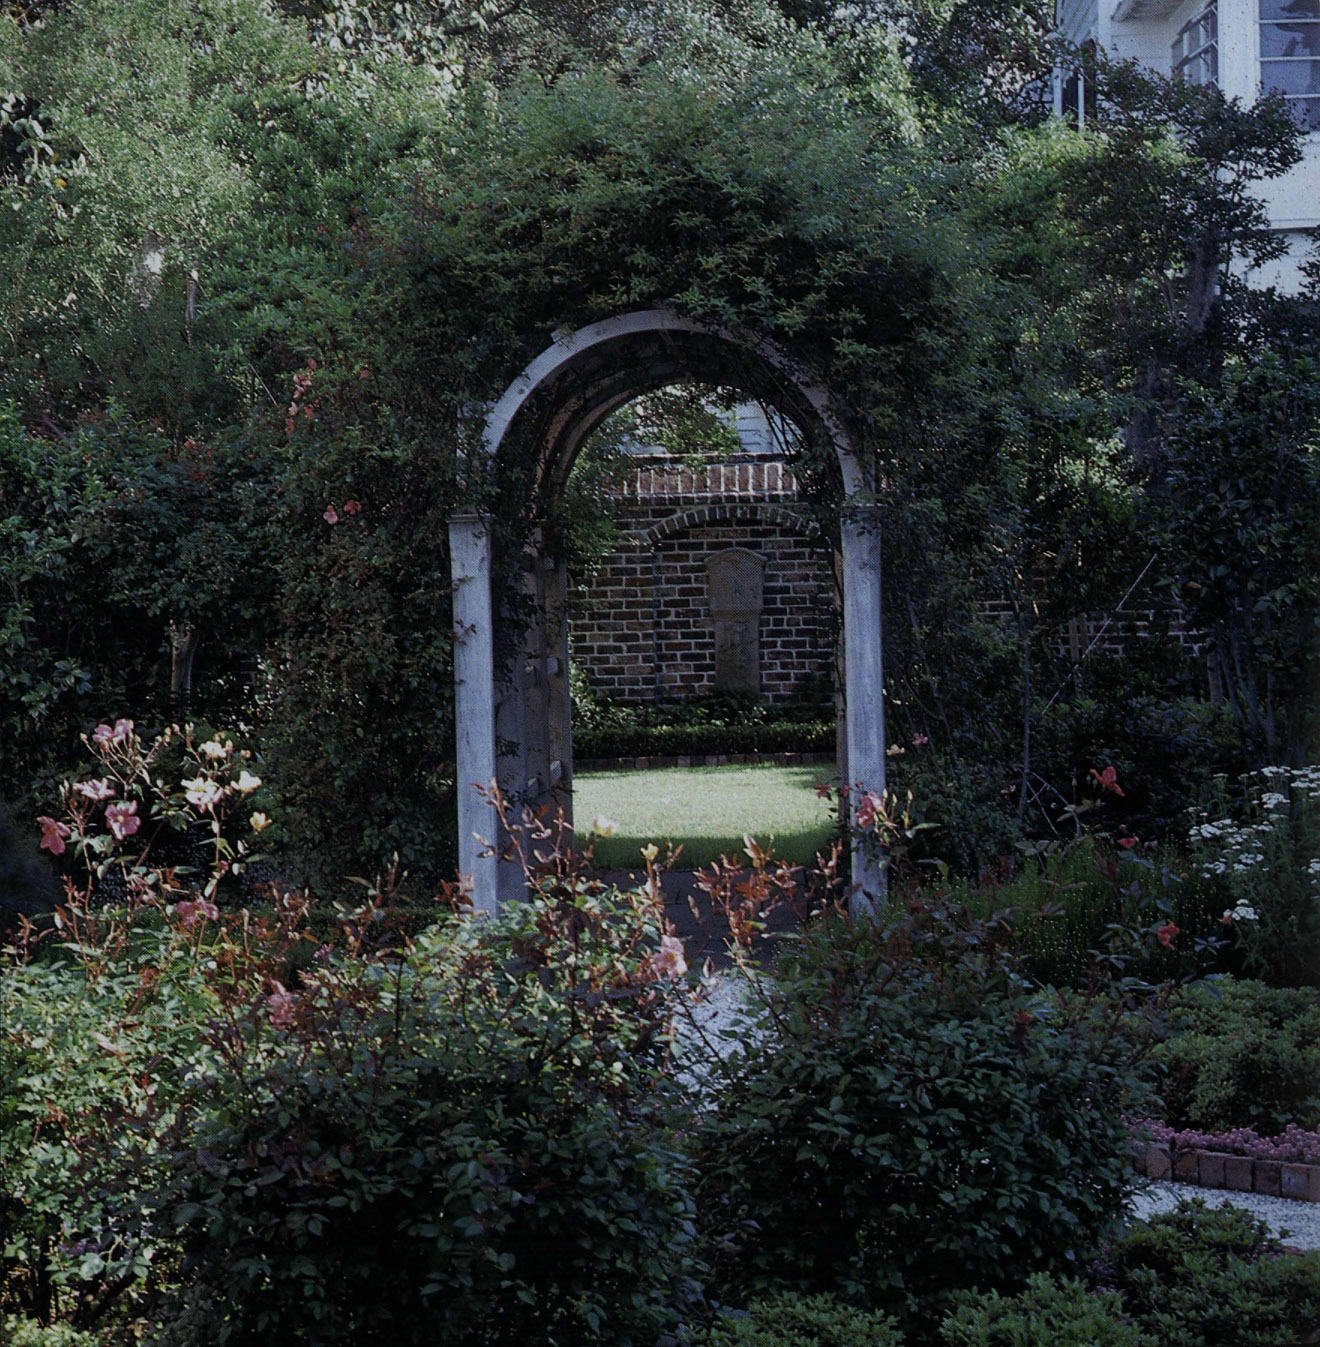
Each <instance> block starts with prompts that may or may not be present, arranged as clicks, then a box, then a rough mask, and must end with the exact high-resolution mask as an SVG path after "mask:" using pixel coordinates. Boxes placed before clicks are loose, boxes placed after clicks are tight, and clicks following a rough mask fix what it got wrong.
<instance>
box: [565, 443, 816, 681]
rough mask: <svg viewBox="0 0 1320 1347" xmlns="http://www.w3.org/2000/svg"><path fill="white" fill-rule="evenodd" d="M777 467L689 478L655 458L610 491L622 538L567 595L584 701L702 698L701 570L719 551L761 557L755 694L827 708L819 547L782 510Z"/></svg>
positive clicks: (782, 472)
mask: <svg viewBox="0 0 1320 1347" xmlns="http://www.w3.org/2000/svg"><path fill="white" fill-rule="evenodd" d="M796 492H797V484H796V483H795V482H794V480H793V477H792V474H791V472H790V471H789V469H788V467H787V465H786V464H784V463H783V462H782V461H780V460H773V459H771V460H766V459H759V460H758V459H751V458H748V459H743V460H731V461H727V462H721V463H715V464H710V465H708V466H703V467H698V468H692V467H689V466H685V465H681V464H677V463H674V462H673V461H672V460H671V461H666V460H665V459H663V458H661V457H659V456H657V457H655V458H648V459H643V460H641V461H640V462H639V464H638V466H637V468H636V469H635V471H634V472H633V473H632V474H631V476H630V478H629V480H628V481H627V482H626V483H625V484H624V486H623V487H622V488H620V490H619V491H618V500H619V507H620V520H621V523H622V524H623V526H624V527H625V528H626V529H628V530H629V534H630V537H629V539H628V541H627V542H625V544H624V545H623V546H621V547H620V548H619V549H618V550H616V551H615V552H614V553H613V554H612V555H611V556H610V557H608V558H607V559H606V560H605V561H604V562H602V563H601V565H600V566H599V567H598V568H597V570H596V571H595V573H594V574H593V575H591V576H590V577H584V578H583V579H582V580H581V581H580V582H579V583H578V584H577V585H576V586H575V588H574V591H573V595H572V604H571V616H572V625H571V631H572V648H573V658H574V660H575V661H576V662H577V663H578V664H579V666H580V667H581V668H582V669H583V671H584V672H585V673H586V675H587V679H588V681H589V683H590V684H591V687H592V689H593V691H594V692H596V693H597V694H598V695H601V696H605V697H609V698H611V699H612V700H615V701H620V702H645V701H655V700H659V699H671V698H687V697H694V696H699V695H703V694H706V693H710V692H713V691H714V690H715V689H714V674H715V632H714V625H713V622H712V619H711V614H710V606H709V602H708V597H707V580H706V577H707V572H706V563H707V561H708V560H709V559H710V558H711V557H712V556H713V555H714V554H715V553H717V552H721V551H724V550H725V549H726V548H730V547H744V548H747V549H748V550H750V551H752V552H755V553H756V554H757V555H758V556H760V557H762V558H763V559H764V562H765V570H764V576H763V583H764V591H763V607H762V611H761V618H760V647H761V691H762V693H763V694H764V695H765V696H767V697H769V698H770V699H771V700H774V701H781V702H782V701H788V700H791V699H792V698H794V697H796V696H801V695H803V693H804V692H806V691H808V690H809V689H811V688H812V687H813V684H814V690H815V691H817V692H818V693H821V694H822V695H823V696H824V697H825V698H826V699H828V689H829V686H830V673H831V668H832V663H833V658H834V644H835V635H836V623H837V618H836V616H835V614H836V604H835V600H834V578H833V566H832V561H831V558H830V553H829V549H828V547H827V546H824V545H822V544H821V543H820V542H819V541H818V540H817V539H816V538H815V537H814V536H813V535H814V532H815V531H814V529H813V527H812V525H811V524H810V523H809V522H808V521H807V520H806V519H805V518H804V517H803V516H801V515H799V514H797V513H796V512H795V511H794V510H793V508H792V506H793V502H794V499H795V497H796Z"/></svg>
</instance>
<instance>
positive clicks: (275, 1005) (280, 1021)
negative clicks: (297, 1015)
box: [266, 980, 295, 1029]
mask: <svg viewBox="0 0 1320 1347" xmlns="http://www.w3.org/2000/svg"><path fill="white" fill-rule="evenodd" d="M270 985H271V986H272V987H274V988H275V990H274V992H273V993H272V994H271V995H270V996H268V997H267V998H266V1006H267V1009H268V1010H269V1012H270V1022H271V1024H272V1025H273V1026H274V1027H275V1028H276V1029H287V1028H288V1027H289V1025H290V1024H292V1023H293V1006H294V999H295V998H294V996H293V993H292V992H290V991H288V990H287V989H286V988H285V986H284V983H282V982H275V981H273V980H272V982H271V984H270Z"/></svg>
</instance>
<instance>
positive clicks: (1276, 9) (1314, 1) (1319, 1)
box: [1260, 0, 1320, 21]
mask: <svg viewBox="0 0 1320 1347" xmlns="http://www.w3.org/2000/svg"><path fill="white" fill-rule="evenodd" d="M1260 17H1261V18H1262V19H1263V20H1265V19H1283V20H1285V21H1286V20H1288V19H1320V0H1260Z"/></svg>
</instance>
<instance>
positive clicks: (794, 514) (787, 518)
mask: <svg viewBox="0 0 1320 1347" xmlns="http://www.w3.org/2000/svg"><path fill="white" fill-rule="evenodd" d="M751 523H755V524H780V525H782V526H783V527H784V528H789V529H793V530H794V531H795V532H798V533H801V534H803V535H805V536H806V537H808V538H819V537H820V525H819V524H817V523H816V521H815V520H814V519H810V518H808V517H807V516H806V515H804V514H800V513H799V512H798V511H797V510H792V509H789V508H788V507H787V506H785V505H768V504H765V503H764V502H761V501H738V502H736V503H732V504H713V505H693V506H691V507H690V508H689V509H686V510H680V511H679V512H678V513H677V514H672V515H670V516H669V518H668V519H662V520H660V521H659V523H656V524H652V525H651V527H650V528H648V529H645V530H643V531H640V532H638V531H634V532H630V534H629V537H630V538H635V539H636V540H637V541H638V542H639V543H644V544H646V545H647V546H649V547H654V546H655V545H656V544H657V543H659V542H661V541H663V540H664V539H665V538H672V537H673V536H674V534H676V533H682V532H683V530H684V529H692V528H700V527H701V526H702V525H703V524H751Z"/></svg>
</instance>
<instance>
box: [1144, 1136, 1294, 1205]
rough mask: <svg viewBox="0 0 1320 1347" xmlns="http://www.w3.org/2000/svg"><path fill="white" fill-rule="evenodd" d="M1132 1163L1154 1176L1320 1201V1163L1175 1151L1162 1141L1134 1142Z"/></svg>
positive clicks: (1272, 1195)
mask: <svg viewBox="0 0 1320 1347" xmlns="http://www.w3.org/2000/svg"><path fill="white" fill-rule="evenodd" d="M1132 1163H1133V1167H1134V1168H1135V1169H1136V1170H1137V1172H1138V1173H1141V1174H1145V1175H1146V1176H1147V1177H1148V1178H1152V1179H1164V1180H1166V1181H1170V1182H1173V1183H1192V1184H1196V1185H1197V1186H1198V1187H1201V1188H1226V1189H1229V1190H1230V1191H1232V1192H1235V1193H1260V1194H1261V1196H1263V1197H1290V1198H1292V1199H1294V1200H1295V1201H1298V1202H1320V1165H1302V1164H1285V1163H1284V1162H1283V1161H1280V1160H1257V1159H1254V1158H1252V1157H1251V1156H1249V1155H1231V1154H1229V1153H1228V1152H1227V1151H1201V1150H1181V1149H1179V1150H1176V1151H1175V1150H1174V1149H1173V1148H1171V1147H1170V1146H1168V1145H1165V1144H1162V1143H1158V1142H1151V1143H1149V1144H1147V1143H1145V1142H1140V1141H1138V1142H1135V1143H1134V1144H1133V1152H1132Z"/></svg>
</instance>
